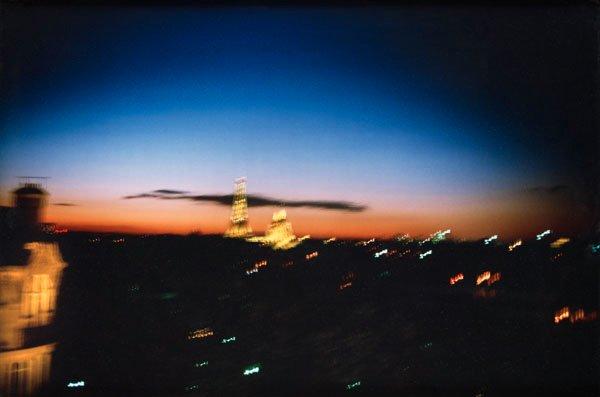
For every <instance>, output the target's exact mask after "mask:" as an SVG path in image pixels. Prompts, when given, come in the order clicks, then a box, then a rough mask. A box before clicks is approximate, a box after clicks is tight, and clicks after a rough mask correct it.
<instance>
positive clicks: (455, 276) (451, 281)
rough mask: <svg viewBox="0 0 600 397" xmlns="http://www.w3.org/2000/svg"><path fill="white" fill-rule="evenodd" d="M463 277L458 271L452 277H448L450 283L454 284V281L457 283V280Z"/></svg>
mask: <svg viewBox="0 0 600 397" xmlns="http://www.w3.org/2000/svg"><path fill="white" fill-rule="evenodd" d="M464 278H465V276H464V275H463V274H462V273H458V274H456V275H454V276H452V277H450V285H454V284H456V283H458V282H459V281H461V280H463V279H464Z"/></svg>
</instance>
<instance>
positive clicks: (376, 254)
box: [373, 248, 388, 258]
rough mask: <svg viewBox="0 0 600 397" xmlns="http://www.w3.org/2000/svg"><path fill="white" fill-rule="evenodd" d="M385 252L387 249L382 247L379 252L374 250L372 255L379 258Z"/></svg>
mask: <svg viewBox="0 0 600 397" xmlns="http://www.w3.org/2000/svg"><path fill="white" fill-rule="evenodd" d="M387 253H388V250H387V248H386V249H383V250H381V251H379V252H376V253H375V255H373V256H374V257H375V258H379V257H380V256H381V255H385V254H387Z"/></svg>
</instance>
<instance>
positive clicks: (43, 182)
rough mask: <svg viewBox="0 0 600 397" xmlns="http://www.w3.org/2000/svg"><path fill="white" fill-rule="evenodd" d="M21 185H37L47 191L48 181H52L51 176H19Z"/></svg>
mask: <svg viewBox="0 0 600 397" xmlns="http://www.w3.org/2000/svg"><path fill="white" fill-rule="evenodd" d="M17 178H18V179H19V184H20V185H31V184H36V185H40V186H42V187H43V188H44V189H47V181H48V179H50V177H49V176H17Z"/></svg>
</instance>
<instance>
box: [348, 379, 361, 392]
mask: <svg viewBox="0 0 600 397" xmlns="http://www.w3.org/2000/svg"><path fill="white" fill-rule="evenodd" d="M359 386H360V381H359V380H357V381H356V382H353V383H350V384H347V385H346V389H347V390H352V389H356V388H357V387H359Z"/></svg>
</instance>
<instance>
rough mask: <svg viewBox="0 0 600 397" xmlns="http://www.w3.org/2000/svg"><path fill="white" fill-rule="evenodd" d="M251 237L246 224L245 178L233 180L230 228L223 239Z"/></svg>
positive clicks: (250, 231) (248, 226) (249, 229)
mask: <svg viewBox="0 0 600 397" xmlns="http://www.w3.org/2000/svg"><path fill="white" fill-rule="evenodd" d="M250 236H252V229H251V228H250V225H249V224H248V200H247V199H246V178H238V179H236V180H235V188H234V193H233V205H232V207H231V226H229V229H227V231H226V232H225V237H233V238H246V237H250Z"/></svg>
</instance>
